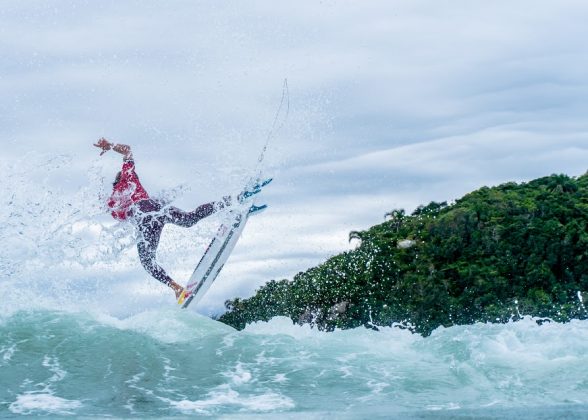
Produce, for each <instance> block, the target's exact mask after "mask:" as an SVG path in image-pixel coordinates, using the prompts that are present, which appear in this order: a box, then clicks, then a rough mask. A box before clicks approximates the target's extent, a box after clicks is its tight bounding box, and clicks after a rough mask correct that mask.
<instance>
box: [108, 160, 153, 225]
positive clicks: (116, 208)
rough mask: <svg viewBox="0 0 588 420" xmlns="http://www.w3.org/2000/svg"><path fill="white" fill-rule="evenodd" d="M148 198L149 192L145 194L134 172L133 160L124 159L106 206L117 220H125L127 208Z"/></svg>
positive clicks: (127, 213) (127, 212)
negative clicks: (118, 177)
mask: <svg viewBox="0 0 588 420" xmlns="http://www.w3.org/2000/svg"><path fill="white" fill-rule="evenodd" d="M148 199H149V194H147V191H145V188H143V186H142V185H141V181H139V177H138V176H137V174H136V173H135V162H134V161H133V160H125V161H124V162H123V165H122V169H121V174H120V180H119V181H118V183H117V184H116V185H115V186H114V187H113V189H112V195H111V196H110V199H109V200H108V207H110V208H111V209H112V213H111V214H112V217H114V218H115V219H117V220H126V218H127V217H128V215H129V210H130V209H131V207H132V206H133V205H134V204H135V203H137V202H139V201H141V200H148Z"/></svg>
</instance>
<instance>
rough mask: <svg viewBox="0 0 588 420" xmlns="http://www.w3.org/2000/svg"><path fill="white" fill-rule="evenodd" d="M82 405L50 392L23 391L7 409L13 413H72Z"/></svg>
mask: <svg viewBox="0 0 588 420" xmlns="http://www.w3.org/2000/svg"><path fill="white" fill-rule="evenodd" d="M80 407H82V403H81V402H79V401H76V400H67V399H65V398H61V397H57V396H55V395H52V394H51V393H25V394H21V395H18V396H17V397H16V401H14V402H12V403H11V404H10V405H9V407H8V408H9V410H10V411H11V412H12V413H14V414H25V415H31V414H42V413H49V414H74V413H75V410H76V409H78V408H80Z"/></svg>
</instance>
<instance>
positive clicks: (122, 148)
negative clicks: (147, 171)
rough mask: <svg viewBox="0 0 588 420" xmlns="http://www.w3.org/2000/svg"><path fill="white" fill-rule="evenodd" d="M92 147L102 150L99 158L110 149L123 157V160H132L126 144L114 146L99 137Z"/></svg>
mask: <svg viewBox="0 0 588 420" xmlns="http://www.w3.org/2000/svg"><path fill="white" fill-rule="evenodd" d="M94 146H96V147H99V148H100V149H102V152H101V153H100V156H102V155H103V154H104V153H106V152H108V151H109V150H110V149H112V150H114V151H115V152H117V153H120V154H121V155H123V159H124V160H131V159H133V152H132V151H131V146H128V145H126V144H114V143H111V142H109V141H108V140H106V139H105V138H104V137H101V138H100V139H99V140H98V142H97V143H95V144H94Z"/></svg>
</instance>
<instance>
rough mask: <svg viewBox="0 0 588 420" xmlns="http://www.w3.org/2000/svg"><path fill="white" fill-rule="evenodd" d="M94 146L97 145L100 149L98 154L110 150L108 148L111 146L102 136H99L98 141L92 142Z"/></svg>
mask: <svg viewBox="0 0 588 420" xmlns="http://www.w3.org/2000/svg"><path fill="white" fill-rule="evenodd" d="M94 146H96V147H99V148H100V149H102V152H101V153H100V156H102V155H103V154H104V153H106V152H108V151H109V150H110V148H111V147H112V143H110V142H109V141H108V140H106V139H105V138H104V137H101V138H100V139H99V140H98V142H97V143H95V144H94Z"/></svg>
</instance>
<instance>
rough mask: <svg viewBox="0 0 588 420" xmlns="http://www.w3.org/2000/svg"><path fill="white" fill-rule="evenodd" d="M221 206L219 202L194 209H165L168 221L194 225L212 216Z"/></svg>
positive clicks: (180, 224) (183, 225)
mask: <svg viewBox="0 0 588 420" xmlns="http://www.w3.org/2000/svg"><path fill="white" fill-rule="evenodd" d="M223 207H224V206H223ZM220 208H222V207H221V206H220V205H219V204H218V203H207V204H203V205H201V206H199V207H198V208H197V209H196V210H193V211H183V210H180V209H179V208H177V207H168V208H167V209H166V211H165V215H166V222H168V223H173V224H174V225H178V226H182V227H192V226H194V225H195V224H196V223H198V221H199V220H202V219H204V218H205V217H208V216H210V215H211V214H212V213H214V212H216V211H217V210H218V209H220Z"/></svg>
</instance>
